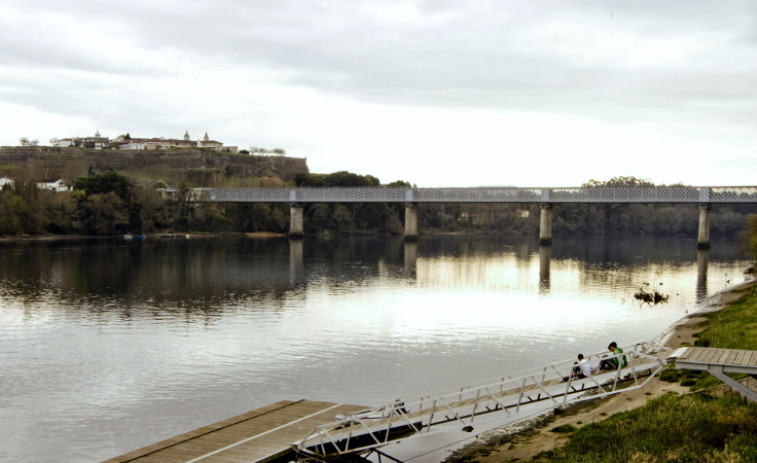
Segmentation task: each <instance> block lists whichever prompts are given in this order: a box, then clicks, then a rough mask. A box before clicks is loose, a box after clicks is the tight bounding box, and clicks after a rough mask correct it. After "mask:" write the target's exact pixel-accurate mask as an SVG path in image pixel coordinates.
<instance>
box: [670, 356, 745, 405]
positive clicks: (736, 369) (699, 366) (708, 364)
mask: <svg viewBox="0 0 757 463" xmlns="http://www.w3.org/2000/svg"><path fill="white" fill-rule="evenodd" d="M670 358H671V359H674V361H675V365H676V368H681V369H684V370H703V371H707V372H708V373H710V374H712V375H713V376H716V377H717V378H718V379H720V380H721V381H723V382H724V383H726V384H728V385H729V386H731V387H732V388H733V389H735V390H737V391H739V392H741V393H742V394H744V395H745V396H746V397H747V398H749V399H750V400H752V401H754V402H757V392H756V391H753V390H752V389H749V388H748V387H746V386H745V385H744V384H742V383H740V382H738V381H736V380H735V379H733V378H731V377H730V376H728V375H727V374H726V373H736V374H739V373H741V374H748V375H757V351H752V350H738V349H715V348H708V347H682V348H680V349H678V350H677V351H675V352H673V353H672V354H671V355H670Z"/></svg>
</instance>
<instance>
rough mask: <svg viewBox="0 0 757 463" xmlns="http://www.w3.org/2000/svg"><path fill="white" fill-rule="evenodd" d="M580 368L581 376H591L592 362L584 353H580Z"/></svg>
mask: <svg viewBox="0 0 757 463" xmlns="http://www.w3.org/2000/svg"><path fill="white" fill-rule="evenodd" d="M578 368H579V369H580V370H581V371H580V373H579V376H578V377H579V378H588V377H589V376H591V364H590V363H589V359H587V358H584V354H578Z"/></svg>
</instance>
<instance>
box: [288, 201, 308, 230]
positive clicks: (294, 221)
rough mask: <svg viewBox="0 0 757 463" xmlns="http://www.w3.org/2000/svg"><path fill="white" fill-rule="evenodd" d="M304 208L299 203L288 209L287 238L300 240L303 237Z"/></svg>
mask: <svg viewBox="0 0 757 463" xmlns="http://www.w3.org/2000/svg"><path fill="white" fill-rule="evenodd" d="M304 211H305V208H304V207H303V206H302V204H300V203H293V204H292V207H291V208H290V209H289V237H290V238H302V237H303V236H305V219H304V217H305V214H304Z"/></svg>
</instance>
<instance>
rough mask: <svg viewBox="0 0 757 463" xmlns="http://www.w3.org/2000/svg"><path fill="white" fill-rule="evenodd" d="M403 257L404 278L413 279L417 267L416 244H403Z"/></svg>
mask: <svg viewBox="0 0 757 463" xmlns="http://www.w3.org/2000/svg"><path fill="white" fill-rule="evenodd" d="M403 249H404V257H405V274H404V275H405V278H415V277H416V271H417V265H418V243H416V242H413V241H408V242H405V243H404V245H403Z"/></svg>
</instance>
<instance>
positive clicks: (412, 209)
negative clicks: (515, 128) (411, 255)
mask: <svg viewBox="0 0 757 463" xmlns="http://www.w3.org/2000/svg"><path fill="white" fill-rule="evenodd" d="M417 239H418V204H416V203H405V241H415V240H417Z"/></svg>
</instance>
